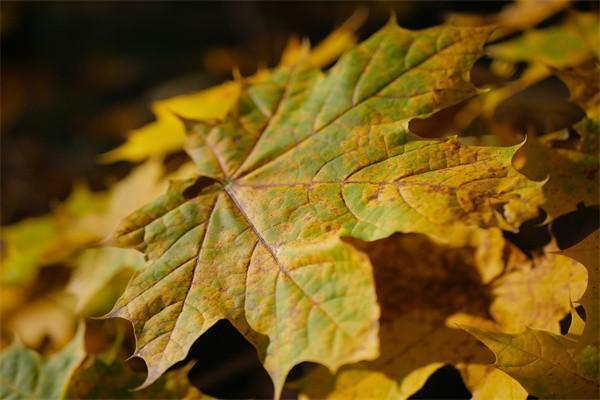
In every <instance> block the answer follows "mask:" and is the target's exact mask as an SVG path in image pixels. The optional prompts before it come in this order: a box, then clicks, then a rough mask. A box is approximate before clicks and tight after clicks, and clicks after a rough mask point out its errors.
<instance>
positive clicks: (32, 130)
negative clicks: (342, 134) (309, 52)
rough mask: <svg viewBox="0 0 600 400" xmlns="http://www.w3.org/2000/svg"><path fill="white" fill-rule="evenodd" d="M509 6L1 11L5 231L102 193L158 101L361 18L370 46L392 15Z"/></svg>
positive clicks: (240, 5)
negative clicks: (69, 200)
mask: <svg viewBox="0 0 600 400" xmlns="http://www.w3.org/2000/svg"><path fill="white" fill-rule="evenodd" d="M502 4H503V3H501V2H452V3H450V2H447V3H437V2H420V3H418V2H414V3H411V2H393V3H390V2H368V3H362V4H361V3H358V2H302V3H298V2H286V3H275V2H263V3H255V2H9V1H3V2H2V7H1V13H0V14H1V26H2V30H1V38H2V45H1V46H2V57H1V60H2V70H1V72H2V76H1V78H2V94H1V95H2V98H1V101H2V118H1V121H2V125H1V140H2V160H1V162H2V164H1V172H2V213H1V222H2V224H7V223H13V222H16V221H18V220H20V219H22V218H24V217H27V216H33V215H39V214H42V213H44V212H47V211H48V210H49V208H50V206H51V204H52V202H53V201H57V200H61V199H64V198H65V196H66V195H67V194H68V193H69V191H70V185H71V182H72V181H73V180H74V178H78V177H84V178H86V179H87V180H89V181H90V183H91V185H92V187H93V188H95V189H101V188H102V187H103V185H104V184H105V182H106V180H107V179H108V178H110V177H112V176H116V177H120V176H122V175H123V174H125V173H126V171H127V166H125V165H113V166H110V167H100V166H98V164H97V155H98V154H100V153H101V152H104V151H107V150H109V149H111V148H112V147H114V146H116V145H117V144H119V143H120V142H122V141H123V140H124V138H125V134H126V133H127V131H128V130H129V129H132V128H136V127H140V126H141V125H143V124H145V123H146V122H149V121H150V120H151V119H152V115H151V113H150V110H149V104H150V102H151V100H155V99H159V98H165V97H169V96H172V95H175V94H180V93H185V92H190V91H193V90H196V89H200V88H203V87H206V86H209V85H212V84H214V83H218V82H220V81H223V80H224V79H227V78H229V77H230V71H231V68H232V67H233V66H234V65H239V66H240V68H241V70H242V72H243V73H246V74H250V73H252V72H253V71H254V70H255V69H256V66H257V65H259V64H261V65H268V66H273V65H275V64H276V62H277V60H278V56H279V55H280V53H281V50H282V48H283V46H284V45H285V42H286V40H287V39H288V38H289V37H290V35H292V34H297V35H300V36H306V37H309V38H310V39H311V41H312V43H316V42H318V41H319V40H321V39H323V38H324V37H325V36H326V35H327V34H328V33H329V32H330V31H331V30H332V29H333V28H334V27H336V26H338V25H340V24H341V23H342V22H343V21H345V20H346V19H347V18H348V17H349V16H350V15H351V14H352V12H353V11H355V10H356V9H357V8H358V7H363V8H367V9H368V11H369V18H368V20H367V22H366V23H365V25H364V26H363V27H362V29H361V30H360V34H361V37H362V38H364V37H366V36H368V35H369V34H371V33H373V32H374V31H376V30H377V29H378V28H380V27H381V26H382V25H383V24H384V23H385V22H386V20H387V19H388V18H389V15H390V11H391V10H394V11H395V12H396V14H397V16H398V20H399V23H400V24H401V25H403V26H405V27H408V28H422V27H427V26H431V25H435V24H438V23H441V22H442V21H443V17H444V15H445V13H446V12H448V11H470V12H495V11H497V10H499V9H501V7H502Z"/></svg>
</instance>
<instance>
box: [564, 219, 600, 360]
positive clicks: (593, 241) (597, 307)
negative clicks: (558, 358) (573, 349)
mask: <svg viewBox="0 0 600 400" xmlns="http://www.w3.org/2000/svg"><path fill="white" fill-rule="evenodd" d="M598 243H600V233H599V231H596V232H594V233H593V234H591V235H589V236H588V237H586V238H585V239H584V240H583V241H581V242H579V243H577V244H576V245H575V246H573V247H570V248H568V249H566V250H563V251H562V252H561V254H563V255H565V256H567V257H570V258H572V259H574V260H577V261H578V262H580V263H581V264H583V265H584V266H585V267H586V268H587V272H588V279H587V282H588V284H587V288H586V291H585V293H584V294H583V297H581V299H579V302H580V303H581V304H582V305H583V307H584V308H585V311H586V322H585V328H584V331H583V333H582V336H581V338H580V339H579V346H578V348H579V349H581V348H584V347H586V346H587V345H588V344H591V345H594V346H596V347H598V346H599V341H600V339H598V331H599V330H600V323H599V319H600V318H599V314H600V290H599V289H598V286H599V283H598V281H599V280H600V273H599V269H600V265H599V264H600V262H599V261H598V259H599V254H598V253H599V250H598ZM574 300H578V298H577V297H576V298H575V299H574Z"/></svg>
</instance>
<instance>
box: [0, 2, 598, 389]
mask: <svg viewBox="0 0 600 400" xmlns="http://www.w3.org/2000/svg"><path fill="white" fill-rule="evenodd" d="M567 7H568V4H566V2H564V1H549V2H546V3H537V2H533V4H532V3H531V2H517V3H516V4H513V5H509V6H507V7H506V8H505V9H504V10H503V11H502V12H501V13H499V14H497V15H494V16H485V17H482V16H477V15H454V16H451V18H449V20H448V22H447V23H446V24H444V25H441V26H436V27H432V28H428V29H424V30H420V31H410V30H406V29H403V28H401V27H399V26H398V25H397V24H396V22H395V21H394V19H393V18H392V19H391V20H390V22H389V23H388V24H387V25H386V26H384V27H383V28H382V29H381V30H379V31H378V32H376V33H375V34H373V35H372V36H371V37H369V38H368V39H367V40H365V41H363V42H362V43H360V44H357V45H355V33H354V32H355V31H356V29H357V27H358V25H360V19H361V18H360V16H359V15H357V16H355V17H353V18H352V19H351V20H349V21H348V22H347V23H346V24H344V25H343V26H342V27H340V28H339V29H338V30H336V31H334V32H333V33H332V34H331V35H330V36H329V37H328V38H327V39H325V40H324V41H323V42H322V43H320V44H319V45H318V46H316V47H314V48H312V49H311V48H310V46H309V45H308V43H307V42H306V41H299V40H295V39H293V40H290V42H289V44H288V46H287V47H286V49H285V51H284V53H283V55H282V58H281V62H280V65H279V66H277V67H276V68H274V69H270V70H259V71H258V72H257V73H256V74H255V75H253V76H250V77H241V76H239V74H234V76H235V79H234V80H233V81H230V82H226V83H223V84H222V85H220V86H217V87H214V88H210V89H206V90H203V91H201V92H198V93H192V94H186V95H182V96H179V97H175V98H171V99H167V100H164V101H159V102H157V103H156V104H154V105H153V110H154V113H155V115H156V121H155V122H153V123H151V124H149V125H147V126H145V127H143V128H141V129H139V130H136V131H134V132H132V133H131V134H130V135H129V138H128V140H127V142H126V143H124V144H123V145H122V146H120V147H118V148H116V149H114V150H113V151H110V152H109V153H107V154H104V155H102V157H101V160H102V161H103V162H107V163H111V162H115V161H123V160H125V161H130V162H136V163H139V165H138V166H137V167H135V168H134V169H133V171H132V172H131V173H130V174H129V175H128V176H127V177H126V178H124V179H123V180H122V181H120V182H116V183H115V184H114V185H112V187H111V188H110V189H109V190H108V191H106V192H92V191H90V190H89V189H88V188H87V186H86V185H85V184H83V183H78V184H76V186H75V189H74V190H73V193H72V194H71V195H70V197H69V198H68V199H67V200H66V201H65V202H64V203H62V204H59V205H57V206H56V207H55V208H54V210H53V212H52V213H51V214H49V215H46V216H43V217H38V218H32V219H27V220H24V221H21V222H19V223H17V224H15V225H12V226H7V227H4V228H3V229H2V242H3V259H2V271H1V275H0V278H1V285H2V286H1V289H2V290H1V292H0V293H1V302H0V305H1V313H2V327H1V329H2V346H3V347H4V350H3V352H2V353H1V354H0V363H1V364H0V369H1V372H0V397H2V398H14V399H21V398H52V399H53V398H63V397H69V398H132V397H135V398H184V397H185V398H200V397H205V396H204V395H203V394H201V393H200V392H199V391H198V390H197V389H196V388H195V387H194V386H193V385H192V384H190V382H189V379H188V377H187V372H188V370H189V368H190V365H189V363H188V365H186V366H181V364H178V368H171V367H172V366H173V365H175V364H176V363H178V362H179V361H181V360H184V359H185V358H186V355H187V354H188V351H189V349H190V347H191V345H192V344H193V343H194V342H195V341H196V340H197V339H198V338H199V337H200V336H201V335H202V334H203V333H204V332H206V331H207V330H208V329H209V328H211V326H213V325H214V324H215V323H216V322H217V321H219V320H222V319H226V320H228V321H229V322H230V323H231V324H232V325H233V326H234V327H235V328H236V329H237V330H239V332H240V333H241V334H242V335H243V336H244V337H245V338H246V339H247V340H248V341H249V342H250V343H251V344H252V345H253V346H254V347H255V348H256V351H257V354H258V356H259V359H260V360H261V362H262V363H263V365H264V367H265V369H266V370H267V371H268V373H269V375H270V376H271V378H272V381H273V387H274V396H275V397H279V396H280V393H281V391H282V389H283V387H284V385H285V384H286V377H287V376H288V372H289V371H290V370H291V369H292V368H293V367H294V366H296V365H298V364H300V363H302V362H305V361H310V362H314V363H318V364H320V365H318V366H315V367H313V368H310V369H305V373H304V376H302V377H300V378H299V379H295V380H294V381H293V382H291V381H290V380H289V379H288V381H287V384H288V385H289V386H290V387H293V388H294V389H295V390H297V391H298V393H299V395H300V396H301V397H302V398H315V399H322V398H340V399H367V398H369V399H370V398H374V399H375V398H376V399H379V398H382V399H402V398H407V397H409V396H411V395H412V394H414V393H415V392H417V391H418V390H419V389H420V388H421V387H422V386H423V385H424V384H425V382H426V381H427V379H428V378H429V376H430V375H431V374H433V373H434V372H435V371H436V370H437V369H439V368H440V367H442V366H444V365H453V366H454V367H455V368H457V369H458V370H459V371H460V374H461V375H462V378H463V381H464V383H465V385H466V386H467V387H468V389H469V390H470V391H471V393H472V395H473V397H474V398H482V399H488V398H502V399H525V398H527V396H528V394H530V395H534V396H538V397H541V398H597V397H598V396H599V392H598V390H599V380H600V379H599V373H600V370H599V357H598V346H599V334H600V333H599V328H598V320H599V317H600V316H599V315H598V314H599V313H600V310H599V294H598V279H599V277H598V267H599V266H598V262H599V256H598V240H599V238H598V230H597V221H592V225H593V226H592V228H589V227H588V225H589V224H579V225H578V226H575V227H574V229H573V227H571V231H570V232H569V233H568V235H570V236H572V237H574V238H576V240H571V241H570V242H568V245H566V246H565V245H562V244H561V241H560V240H558V239H557V238H558V235H559V231H560V226H561V224H560V223H559V222H560V221H561V220H564V218H566V217H568V216H569V215H572V214H573V213H577V212H581V210H584V209H587V210H590V209H592V210H593V207H596V206H597V204H598V203H599V201H598V162H599V160H598V135H599V126H600V120H599V118H600V109H599V101H600V94H599V82H598V80H599V77H600V73H599V72H600V71H599V67H598V51H599V50H600V43H599V40H600V39H599V35H598V16H597V15H596V14H594V13H582V12H576V11H573V10H568V9H567ZM557 13H561V14H559V15H560V16H561V17H560V18H556V23H554V24H553V25H550V26H545V27H543V28H535V26H536V25H537V24H539V23H540V22H541V21H543V20H546V19H547V18H548V17H550V16H552V15H556V14H557ZM484 55H485V56H487V58H486V59H485V60H484V61H481V60H480V59H481V58H482V57H483V56H484ZM338 58H339V59H338ZM336 59H338V60H337V62H335V64H334V65H333V66H332V67H330V68H326V69H325V70H323V68H324V67H327V66H328V65H330V64H331V63H332V62H333V61H335V60H336ZM478 60H479V61H478ZM482 71H483V72H482ZM477 73H479V74H480V75H482V76H484V77H487V79H483V81H484V84H481V85H478V86H475V85H474V84H473V83H472V81H471V79H472V77H473V78H474V76H475V75H476V74H477ZM548 79H555V80H556V79H558V80H560V81H562V82H563V83H564V85H566V87H567V88H568V90H569V91H570V95H571V97H570V99H571V101H572V102H574V103H575V104H577V105H578V106H579V107H580V112H579V114H578V115H577V118H576V119H577V120H575V121H570V122H569V126H567V125H565V126H562V127H561V129H559V130H551V131H547V130H546V131H544V129H540V124H539V123H534V122H530V123H529V122H527V121H529V120H528V119H527V118H531V121H533V120H535V119H536V118H537V120H538V121H539V119H540V118H542V119H543V118H544V116H545V115H548V114H552V113H553V112H555V110H554V109H552V108H545V106H546V104H545V103H544V102H540V103H539V104H533V105H528V106H527V107H528V108H526V109H527V110H530V112H529V114H531V115H525V116H523V115H521V116H520V119H521V120H520V121H519V123H517V122H516V121H514V120H510V118H509V119H508V120H507V119H503V120H500V119H499V118H498V114H499V113H500V109H501V107H502V105H503V104H507V101H509V100H511V99H518V98H519V95H520V94H521V93H524V92H526V91H527V90H529V89H530V88H532V87H533V86H535V85H536V84H538V83H540V82H544V81H545V80H548ZM523 98H525V99H527V97H521V99H523ZM521 101H523V100H521ZM517 105H518V106H521V107H523V104H522V103H518V102H517ZM536 107H537V109H536ZM531 110H534V111H531ZM526 114H527V113H526ZM442 116H443V117H442ZM523 118H525V124H523ZM523 127H525V128H523ZM415 129H417V130H418V131H419V133H420V135H417V134H416V133H414V130H415ZM423 132H425V134H423ZM182 149H185V151H186V152H187V154H188V155H189V159H191V160H189V161H185V162H183V163H181V164H180V165H179V166H178V167H176V168H174V167H173V165H170V166H169V168H167V167H166V163H165V158H166V157H167V156H168V155H169V154H173V153H177V152H180V151H181V150H182ZM593 215H594V217H593V219H597V214H593ZM565 216H566V217H565ZM532 221H533V222H532ZM524 223H525V224H524ZM525 227H527V228H525ZM540 230H541V231H542V232H543V233H545V234H546V236H547V237H546V238H545V239H544V240H542V241H541V242H539V243H538V244H537V245H533V246H527V245H524V244H523V243H526V242H527V240H528V239H530V241H532V240H533V241H535V240H534V239H532V238H531V237H529V238H528V235H530V236H533V233H531V232H538V231H540ZM91 316H96V317H97V316H104V318H113V317H120V318H123V319H126V320H129V321H131V323H132V325H133V330H134V333H135V350H134V352H133V356H135V357H140V358H141V359H143V361H144V362H145V364H146V366H147V373H144V372H140V371H138V370H136V369H134V368H131V366H130V365H129V364H128V363H126V358H127V357H128V356H131V354H127V349H128V348H130V347H128V345H129V344H130V343H128V341H130V340H131V339H128V336H127V333H128V332H127V329H128V327H125V328H124V327H122V326H117V328H114V327H113V329H112V330H111V329H106V328H102V329H100V328H99V327H100V326H101V324H99V323H98V321H95V320H90V319H89V318H87V317H91ZM565 321H568V323H567V324H566V327H565V323H564V322H565ZM86 325H87V329H86ZM561 327H562V329H561ZM84 339H85V340H84ZM490 350H491V351H490ZM494 354H495V361H494ZM199 362H200V363H202V358H201V357H200V360H199ZM136 387H138V388H139V390H137V391H131V389H134V388H136Z"/></svg>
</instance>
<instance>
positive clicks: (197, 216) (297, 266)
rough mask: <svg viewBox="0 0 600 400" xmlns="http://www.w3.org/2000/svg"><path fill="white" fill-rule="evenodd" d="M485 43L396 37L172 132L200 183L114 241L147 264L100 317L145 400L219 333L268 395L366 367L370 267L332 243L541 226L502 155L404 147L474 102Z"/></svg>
mask: <svg viewBox="0 0 600 400" xmlns="http://www.w3.org/2000/svg"><path fill="white" fill-rule="evenodd" d="M489 33H490V29H489V28H464V29H463V28H455V27H436V28H430V29H427V30H423V31H417V32H413V31H408V30H404V29H401V28H399V27H398V26H397V25H396V24H395V23H394V22H392V23H390V24H388V26H386V27H385V28H384V29H382V30H381V31H379V32H378V33H376V34H375V35H373V36H372V37H371V38H370V39H368V40H367V41H365V42H363V43H362V44H360V45H359V46H357V47H356V48H354V49H352V50H351V51H349V52H348V53H346V54H345V55H344V56H343V57H342V58H341V59H340V61H339V62H338V63H337V64H336V65H335V66H334V67H333V68H332V69H331V70H330V71H328V72H327V73H322V72H321V71H319V70H317V69H314V68H313V67H312V66H311V65H310V64H306V63H302V62H300V63H297V64H294V65H293V66H289V67H282V68H279V69H277V70H275V71H273V72H272V73H270V74H269V76H268V78H267V79H265V80H264V81H260V82H249V83H248V84H247V85H245V86H244V89H243V90H242V92H241V93H240V97H239V101H238V102H237V103H236V104H235V106H234V107H233V108H232V110H231V111H230V113H229V114H228V116H227V117H226V118H225V119H224V120H223V121H222V122H220V123H216V124H207V123H206V122H205V121H193V120H186V121H185V122H186V125H187V130H188V137H189V138H188V143H187V151H188V153H189V154H190V156H191V157H192V159H193V160H194V161H195V163H196V165H197V169H198V172H199V174H200V176H199V177H197V178H195V179H189V180H185V181H179V182H174V183H173V184H172V185H171V187H170V188H169V190H168V191H167V193H166V194H165V195H163V196H162V197H160V198H158V199H157V200H156V201H154V202H153V203H151V204H149V205H148V206H146V207H143V208H142V209H140V210H139V211H137V212H136V213H134V214H132V215H131V216H130V217H128V218H127V219H126V220H125V221H124V222H123V224H122V226H121V228H120V231H119V232H118V234H117V236H116V239H117V240H118V242H119V243H120V244H121V245H123V246H133V247H135V248H137V249H139V250H141V251H143V252H144V253H145V254H146V256H147V257H148V259H149V260H150V263H151V264H150V265H149V266H148V267H147V268H146V269H145V270H144V271H143V272H141V273H140V274H139V275H138V276H137V277H136V278H134V280H133V281H132V282H131V284H130V286H129V287H128V289H127V290H126V292H125V294H124V295H123V297H122V298H121V299H120V300H119V301H118V303H117V305H116V306H115V308H114V310H113V311H112V312H111V314H110V315H111V316H119V317H124V318H127V319H129V320H131V321H132V322H133V323H134V326H135V329H136V333H137V338H138V343H137V350H136V353H135V354H136V355H138V356H140V357H142V358H143V359H144V360H145V361H146V362H147V365H148V369H149V375H148V380H147V381H146V384H148V383H150V382H152V381H154V380H155V379H156V378H157V377H158V376H160V374H161V373H162V372H163V371H165V370H166V369H167V368H168V367H169V366H170V365H172V364H173V363H174V362H177V361H179V360H181V359H183V358H184V357H185V354H186V352H187V350H188V348H189V347H190V345H191V344H192V343H193V341H194V340H195V339H196V338H197V337H198V336H199V335H201V334H202V333H203V332H204V331H206V329H208V328H209V327H210V326H212V325H213V324H214V323H215V322H216V321H217V320H219V319H222V318H227V319H229V320H230V321H231V322H232V323H233V324H234V326H236V327H237V328H238V329H239V330H240V331H241V332H242V333H244V335H245V336H246V337H247V338H248V339H249V340H250V341H251V342H252V343H253V344H254V345H255V346H256V347H257V349H258V351H259V354H260V356H261V358H262V359H263V362H264V364H265V367H266V369H267V371H269V373H270V375H271V377H272V378H273V381H274V383H275V391H276V393H279V391H280V388H281V385H282V384H283V382H284V380H285V377H286V375H287V372H288V371H289V370H290V369H291V368H292V367H293V366H294V365H295V364H297V363H299V362H301V361H307V360H310V361H315V362H320V363H323V364H325V365H327V366H328V367H330V368H331V369H332V370H335V369H337V368H338V367H339V366H340V365H342V364H346V363H349V362H355V361H359V360H363V359H371V358H374V357H376V356H377V353H378V344H377V343H378V342H377V325H378V324H377V319H378V316H379V310H378V307H377V304H376V301H375V293H374V288H373V282H372V273H371V272H370V264H369V262H368V260H367V258H366V257H365V256H364V255H363V254H361V253H359V252H357V251H356V250H355V249H353V248H352V247H351V246H349V245H348V244H345V243H343V242H341V241H339V237H341V236H352V237H355V238H359V239H365V240H375V239H379V238H382V237H385V236H388V235H390V234H392V233H393V232H397V231H402V232H423V233H428V234H430V235H432V236H433V237H436V238H438V239H439V240H444V239H445V240H449V238H451V237H452V236H451V235H452V233H453V232H456V231H459V230H464V229H465V228H466V227H469V226H480V225H481V226H494V225H500V226H502V227H504V228H506V229H515V228H516V226H518V224H519V223H520V222H522V221H523V220H524V219H527V218H529V217H531V216H533V215H535V214H537V201H536V200H535V199H536V198H537V197H536V196H537V195H538V194H539V187H540V184H539V183H535V182H532V181H528V180H527V179H525V178H524V177H523V176H522V175H520V174H519V173H518V172H517V171H516V170H515V169H513V168H512V166H511V159H512V157H513V154H514V152H515V151H516V148H515V147H513V148H486V147H472V146H465V145H462V144H460V143H459V142H458V141H457V140H456V139H447V140H441V141H437V140H422V139H421V138H419V137H416V136H414V135H412V134H410V133H409V132H408V131H407V123H408V121H409V120H410V119H412V118H414V117H423V116H427V115H429V114H431V113H433V112H435V111H436V110H439V109H441V108H444V107H446V106H448V105H451V104H454V103H456V102H458V101H460V100H462V99H464V98H466V97H468V96H471V95H473V94H475V93H476V92H477V90H476V88H475V87H474V86H473V85H472V84H471V83H470V82H469V81H468V73H469V70H470V69H471V67H472V65H473V63H474V62H475V60H476V59H477V57H478V56H479V55H480V54H481V52H482V46H483V44H484V42H485V40H486V38H487V37H488V35H489ZM526 198H527V199H529V200H528V201H525V199H526ZM167 288H168V289H167ZM173 288H175V289H173ZM358 298H360V299H361V301H357V299H358Z"/></svg>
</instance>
